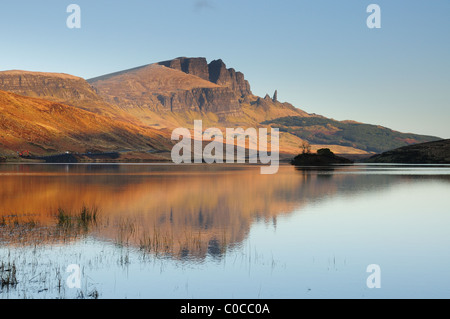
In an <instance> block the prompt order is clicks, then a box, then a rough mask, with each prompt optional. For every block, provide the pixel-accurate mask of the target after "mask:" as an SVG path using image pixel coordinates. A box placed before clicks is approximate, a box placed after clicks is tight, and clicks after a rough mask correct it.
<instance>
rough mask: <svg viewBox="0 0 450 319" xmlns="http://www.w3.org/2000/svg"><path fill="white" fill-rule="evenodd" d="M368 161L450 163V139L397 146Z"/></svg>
mask: <svg viewBox="0 0 450 319" xmlns="http://www.w3.org/2000/svg"><path fill="white" fill-rule="evenodd" d="M367 162H368V163H400V164H450V140H439V141H435V142H429V143H421V144H416V145H410V146H405V147H401V148H397V149H394V150H391V151H388V152H385V153H382V154H379V155H375V156H373V157H371V158H370V159H368V160H367Z"/></svg>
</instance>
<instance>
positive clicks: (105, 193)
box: [0, 165, 411, 260]
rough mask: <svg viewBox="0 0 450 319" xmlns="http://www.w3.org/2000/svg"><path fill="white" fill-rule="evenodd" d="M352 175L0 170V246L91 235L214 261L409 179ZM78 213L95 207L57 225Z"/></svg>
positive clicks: (219, 169)
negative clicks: (294, 221)
mask: <svg viewBox="0 0 450 319" xmlns="http://www.w3.org/2000/svg"><path fill="white" fill-rule="evenodd" d="M351 170H352V169H351V168H346V167H342V168H339V167H338V168H336V169H334V170H323V169H322V170H311V169H309V170H306V169H304V170H299V169H295V168H294V167H291V166H282V167H281V168H280V170H279V173H278V174H276V175H260V170H259V167H256V166H246V167H242V166H205V165H198V166H178V167H175V166H163V165H162V166H148V165H5V166H1V167H0V185H1V188H0V232H1V234H0V241H3V243H4V244H9V245H17V244H26V245H35V244H52V243H55V242H58V243H61V242H70V241H73V240H77V239H79V238H81V237H83V236H91V237H93V238H96V239H98V240H103V241H111V242H114V243H116V244H119V245H131V246H133V247H137V248H140V249H142V250H143V251H145V252H148V253H151V254H155V255H161V256H169V257H171V258H177V259H186V258H189V259H200V260H201V259H204V258H205V257H206V256H212V257H216V258H220V257H221V256H223V255H224V254H225V253H226V251H227V250H228V249H233V247H236V246H239V245H240V244H241V243H242V242H243V241H244V240H245V238H246V236H247V235H248V233H249V231H250V229H251V226H252V224H253V223H254V222H256V221H263V222H265V223H267V224H270V225H273V226H274V227H275V226H276V221H277V218H278V217H279V216H280V215H283V214H290V213H292V212H294V211H301V210H302V208H303V207H305V206H306V205H308V204H309V203H311V202H314V203H317V202H318V201H320V200H325V199H326V198H329V197H330V196H336V195H339V194H340V195H343V196H348V195H354V194H357V193H359V192H367V191H377V190H380V189H383V188H385V187H389V186H390V185H392V184H394V183H398V182H410V181H411V178H410V177H408V176H405V177H401V178H399V177H398V176H395V177H393V176H392V175H388V174H372V175H365V174H350V173H351ZM83 206H85V207H95V208H97V209H98V211H99V213H98V219H97V220H96V221H95V223H94V222H92V223H89V224H84V225H83V227H80V223H78V224H76V225H75V226H73V225H72V226H73V227H65V228H62V227H61V223H59V224H58V211H61V210H62V211H64V212H66V213H67V214H72V215H73V216H77V214H78V212H79V211H80V210H81V208H82V207H83ZM74 218H75V217H74ZM74 220H75V219H74ZM78 221H80V219H78Z"/></svg>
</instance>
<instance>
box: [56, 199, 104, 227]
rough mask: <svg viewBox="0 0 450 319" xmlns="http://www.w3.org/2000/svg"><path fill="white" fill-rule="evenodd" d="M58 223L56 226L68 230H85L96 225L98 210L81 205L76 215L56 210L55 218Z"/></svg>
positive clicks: (60, 209)
mask: <svg viewBox="0 0 450 319" xmlns="http://www.w3.org/2000/svg"><path fill="white" fill-rule="evenodd" d="M56 218H57V221H58V226H60V227H62V228H65V229H70V228H74V227H82V228H85V229H86V230H87V229H88V228H89V227H90V226H92V225H95V224H97V220H98V208H97V207H91V208H89V207H87V206H86V205H83V207H82V208H81V210H80V211H79V212H78V213H69V212H67V211H65V210H64V209H62V208H59V209H58V214H57V216H56Z"/></svg>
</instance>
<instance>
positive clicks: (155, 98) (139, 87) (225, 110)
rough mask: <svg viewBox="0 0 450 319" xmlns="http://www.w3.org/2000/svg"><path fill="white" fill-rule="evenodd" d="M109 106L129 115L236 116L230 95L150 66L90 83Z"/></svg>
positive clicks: (235, 104) (235, 103) (236, 104)
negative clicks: (198, 113) (199, 113)
mask: <svg viewBox="0 0 450 319" xmlns="http://www.w3.org/2000/svg"><path fill="white" fill-rule="evenodd" d="M89 83H91V84H92V85H93V86H94V87H95V88H96V89H97V90H98V92H99V93H100V95H101V96H102V97H103V98H104V99H105V100H106V101H108V102H109V103H114V104H116V105H118V106H120V107H121V108H122V109H125V110H127V111H128V112H129V113H131V114H138V115H139V113H140V110H142V109H148V110H150V111H154V112H163V113H166V112H180V111H190V110H192V111H203V112H213V113H215V114H217V115H218V116H219V117H220V116H223V115H226V114H234V115H239V114H240V110H239V102H238V100H237V99H236V96H235V95H234V93H233V91H232V90H231V89H229V88H228V87H223V86H220V85H217V84H214V83H212V82H209V81H207V80H204V79H202V78H199V77H197V76H194V75H189V74H186V73H184V72H182V71H177V70H175V69H171V68H167V67H165V66H162V65H158V64H152V65H147V66H143V67H140V68H136V69H132V70H128V71H123V72H119V73H115V74H110V75H105V76H102V77H99V78H95V79H91V80H89Z"/></svg>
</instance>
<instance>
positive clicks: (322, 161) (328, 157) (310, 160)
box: [291, 148, 353, 166]
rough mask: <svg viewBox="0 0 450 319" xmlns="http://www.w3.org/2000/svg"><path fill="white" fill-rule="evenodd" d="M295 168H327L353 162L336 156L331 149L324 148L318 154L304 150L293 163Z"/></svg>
mask: <svg viewBox="0 0 450 319" xmlns="http://www.w3.org/2000/svg"><path fill="white" fill-rule="evenodd" d="M291 164H292V165H295V166H326V165H334V164H353V161H352V160H349V159H347V158H344V157H340V156H336V155H335V154H334V153H333V152H332V151H331V150H330V149H329V148H322V149H320V150H318V151H317V154H312V153H311V152H310V151H309V149H307V148H306V149H305V148H304V150H303V153H302V154H300V155H297V156H296V157H295V158H294V159H293V160H292V161H291Z"/></svg>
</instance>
